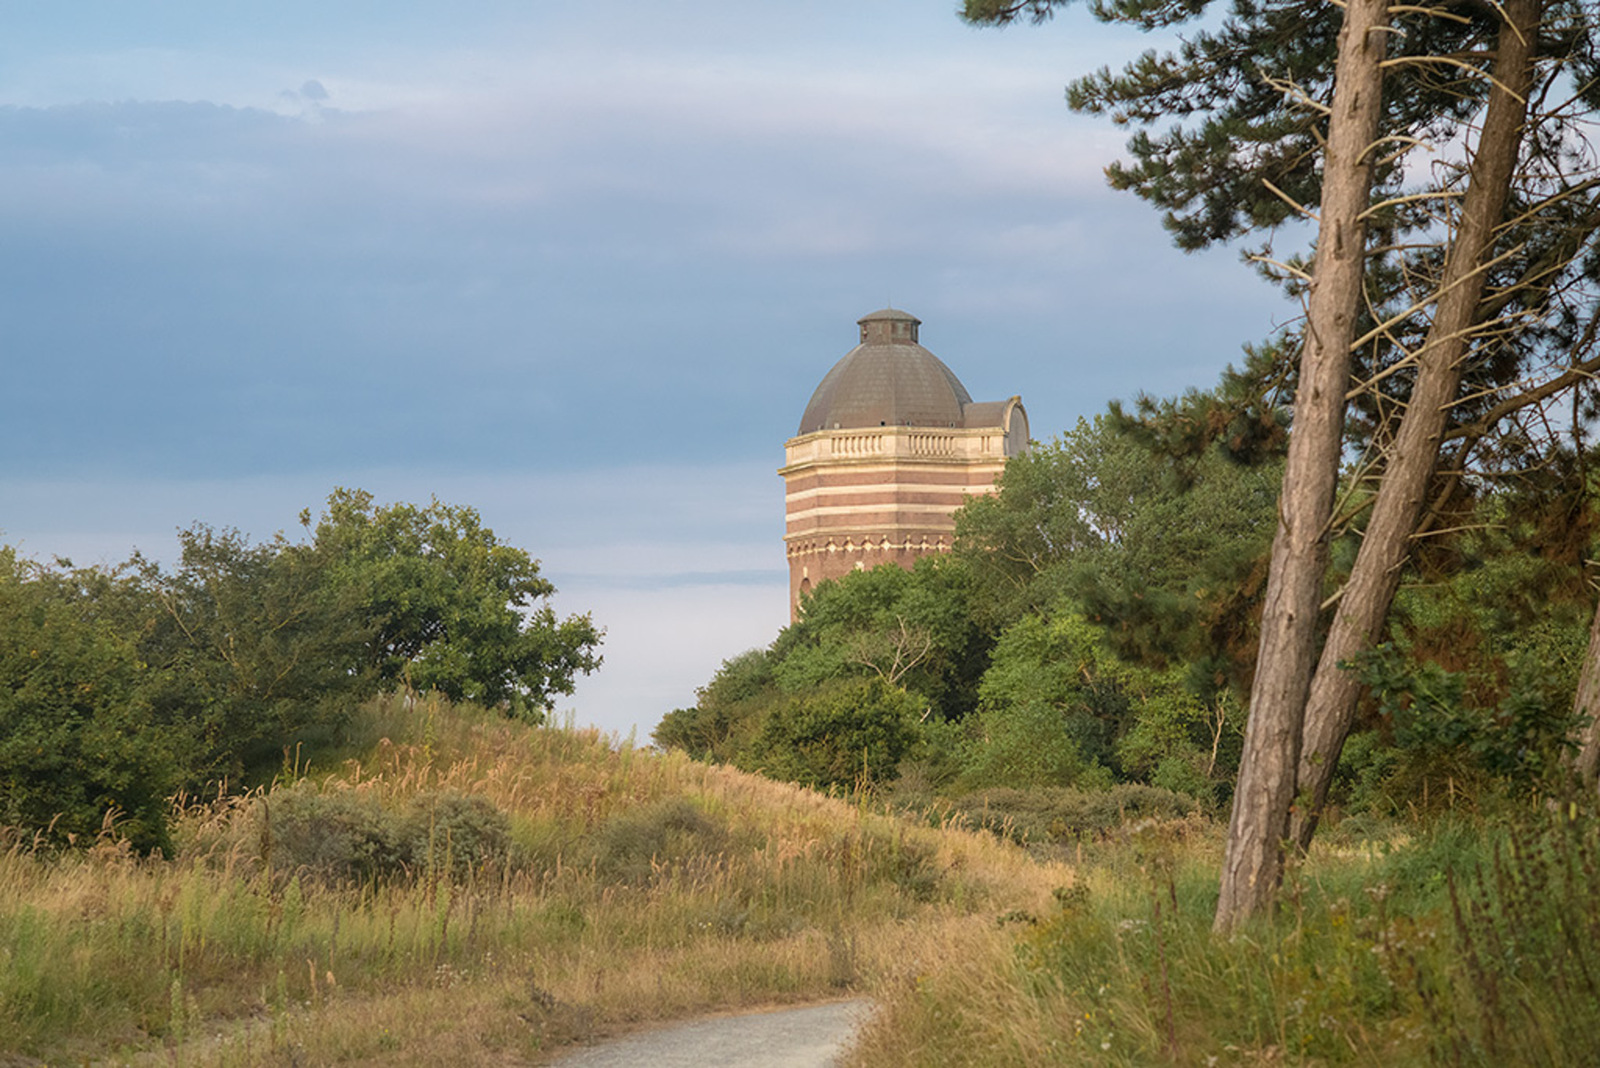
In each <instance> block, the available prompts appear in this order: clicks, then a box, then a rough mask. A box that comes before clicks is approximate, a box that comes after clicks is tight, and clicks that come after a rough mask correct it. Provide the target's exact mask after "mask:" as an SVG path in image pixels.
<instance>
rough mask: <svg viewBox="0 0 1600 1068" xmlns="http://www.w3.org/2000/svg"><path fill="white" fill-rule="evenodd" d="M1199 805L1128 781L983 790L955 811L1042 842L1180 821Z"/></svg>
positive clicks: (1009, 834)
mask: <svg viewBox="0 0 1600 1068" xmlns="http://www.w3.org/2000/svg"><path fill="white" fill-rule="evenodd" d="M1195 807H1196V806H1195V801H1194V799H1193V798H1190V797H1185V796H1184V795H1183V794H1179V793H1174V792H1173V791H1171V790H1163V789H1161V788H1160V787H1157V786H1142V785H1139V784H1136V783H1125V784H1122V785H1119V786H1113V787H1111V788H1109V789H1105V790H1072V789H1055V790H1016V789H1011V788H1009V787H1001V788H998V789H993V790H982V791H979V792H977V793H974V794H969V795H967V796H966V797H963V798H961V799H960V800H959V802H958V807H957V809H956V811H957V812H958V813H960V815H962V816H963V817H964V818H965V819H966V820H968V821H969V822H970V823H971V824H972V825H973V826H976V827H981V828H983V829H984V830H987V831H991V832H993V833H995V834H997V835H1000V836H1001V837H1004V838H1009V839H1011V840H1012V841H1015V842H1019V843H1022V844H1029V843H1033V844H1040V843H1048V842H1066V841H1073V840H1078V839H1084V838H1099V837H1104V836H1106V835H1108V834H1110V833H1111V832H1112V831H1114V830H1115V829H1116V828H1118V827H1120V826H1122V825H1123V824H1124V823H1127V822H1129V821H1131V820H1139V819H1179V818H1182V817H1184V816H1187V815H1190V814H1191V813H1193V812H1194V811H1195Z"/></svg>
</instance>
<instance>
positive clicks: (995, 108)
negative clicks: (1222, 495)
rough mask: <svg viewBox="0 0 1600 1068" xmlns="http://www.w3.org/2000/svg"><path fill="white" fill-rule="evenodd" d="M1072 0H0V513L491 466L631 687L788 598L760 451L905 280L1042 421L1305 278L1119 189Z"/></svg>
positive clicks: (145, 511)
mask: <svg viewBox="0 0 1600 1068" xmlns="http://www.w3.org/2000/svg"><path fill="white" fill-rule="evenodd" d="M1157 43H1159V42H1152V41H1150V40H1148V39H1146V38H1143V37H1140V36H1138V35H1136V34H1132V33H1126V32H1120V31H1112V30H1108V29H1105V28H1103V27H1097V26H1094V25H1093V24H1092V23H1090V22H1089V21H1088V20H1087V18H1086V17H1085V16H1083V14H1082V13H1081V12H1076V11H1074V12H1069V13H1067V14H1066V15H1064V16H1063V17H1061V18H1058V19H1057V20H1055V21H1054V22H1052V23H1049V24H1047V25H1045V26H1042V27H1016V28H1013V29H1009V30H1006V31H995V30H977V29H973V28H970V27H967V26H965V25H963V24H962V23H961V22H960V21H959V20H958V19H957V18H956V16H955V14H954V13H953V5H951V4H948V3H939V2H927V0H917V2H911V0H868V2H862V0H854V2H844V0H838V2H835V0H821V2H818V0H811V2H808V3H805V4H793V3H790V4H744V5H728V4H714V3H710V2H703V0H654V2H635V0H619V2H614V3H610V4H603V5H575V4H553V3H542V2H538V0H531V2H530V0H521V2H517V3H510V2H504V3H496V2H478V3H472V4H451V5H447V4H442V3H426V2H413V3H396V2H384V3H376V2H354V3H341V4H325V3H318V4H311V3H302V2H277V3H273V4H270V5H268V4H262V3H258V2H257V3H227V2H219V0H211V2H207V3H178V2H163V3H141V2H128V0H121V2H110V0H102V2H79V3H74V4H71V5H56V4H45V3H39V2H27V3H24V2H14V0H0V382H3V384H4V386H3V388H4V393H3V396H4V398H5V401H4V407H3V409H0V410H3V413H4V415H3V418H0V540H4V541H6V542H9V543H12V544H20V546H21V548H22V549H23V551H24V552H27V553H31V554H33V555H35V556H38V557H40V558H48V557H50V556H51V555H55V554H64V555H70V556H73V557H74V558H75V559H77V561H78V562H80V563H84V562H93V561H99V560H104V561H109V562H114V561H118V560H121V559H124V558H125V557H126V556H127V555H128V554H129V553H130V552H131V551H132V550H133V549H134V548H135V547H138V548H140V549H142V550H144V551H145V552H146V553H148V554H151V555H155V556H158V557H162V556H170V554H171V553H172V551H173V547H174V545H175V542H174V539H173V532H174V531H175V530H176V529H177V528H179V527H182V526H186V525H188V524H189V523H190V522H192V521H194V520H203V521H206V522H209V523H211V524H213V525H217V526H233V527H237V528H239V529H241V530H244V531H246V532H248V533H250V534H252V535H254V536H256V537H266V536H270V535H271V534H272V533H273V532H274V531H276V530H278V529H282V528H285V527H290V526H292V525H293V523H294V518H295V516H296V514H297V513H298V512H299V510H300V509H301V508H302V507H307V506H310V507H312V508H313V509H315V508H316V506H317V505H319V504H320V502H321V501H322V500H323V499H324V498H325V497H326V495H327V493H328V492H329V490H331V489H332V488H333V487H335V486H359V487H362V488H366V489H369V490H371V491H373V492H374V493H376V494H377V495H378V496H379V498H380V499H382V500H395V499H405V500H426V499H428V498H429V497H430V496H438V497H439V498H440V499H442V500H445V501H449V502H451V503H458V504H470V505H472V506H474V507H476V508H478V509H479V511H481V512H482V513H483V515H484V517H485V519H486V521H487V522H488V523H489V524H490V525H491V526H493V527H494V528H495V529H496V531H497V532H498V533H499V534H501V536H502V537H504V538H505V539H506V540H508V541H512V542H514V543H516V544H519V545H522V546H523V547H525V548H527V549H529V550H530V551H531V552H533V553H534V555H536V556H538V557H540V558H541V559H542V560H543V562H544V569H545V573H546V574H547V575H548V576H549V577H550V578H551V580H552V581H554V582H555V583H556V585H557V586H558V587H559V588H560V589H561V594H560V596H559V599H558V607H559V609H560V610H562V611H586V610H592V611H593V612H594V614H595V616H596V619H597V621H598V622H599V623H600V624H601V625H602V626H605V627H606V628H607V631H608V641H607V646H606V654H607V662H606V666H605V667H604V668H603V669H602V671H601V673H600V674H599V675H597V676H596V677H594V678H593V679H590V680H586V681H585V682H584V683H583V684H582V686H581V687H580V689H579V691H578V693H577V695H576V696H575V697H574V698H573V699H572V700H571V701H569V702H565V703H564V707H566V708H568V709H570V710H571V711H572V713H573V715H574V717H575V718H576V719H577V720H578V721H580V722H595V723H598V724H599V725H601V726H603V727H605V728H606V729H608V730H616V731H620V732H624V733H625V732H627V731H628V730H630V729H635V728H636V729H637V730H638V733H639V736H640V737H641V739H642V738H644V737H646V736H647V735H648V732H649V729H650V727H651V726H653V725H654V723H655V722H656V721H657V720H658V719H659V717H660V715H661V714H662V713H663V712H665V711H668V710H670V709H671V708H673V707H675V706H678V705H683V704H687V703H690V702H691V701H692V700H693V690H694V687H695V686H696V685H698V684H700V683H702V682H704V681H705V680H706V679H707V678H708V677H709V675H710V674H711V672H712V671H713V670H715V668H716V666H717V664H718V663H719V662H720V661H721V660H722V659H723V658H725V657H727V656H731V655H733V654H735V653H737V652H739V651H741V650H743V649H745V648H748V647H751V646H755V645H763V644H765V643H766V642H768V641H770V640H771V638H772V637H773V636H774V634H775V633H776V630H777V628H778V627H779V626H781V625H782V623H783V622H785V621H786V616H787V605H786V603H785V591H786V586H785V578H784V571H783V553H782V541H781V539H782V530H783V524H782V487H781V483H780V480H779V479H778V478H777V476H776V474H775V470H776V468H777V467H778V466H779V465H780V464H781V462H782V446H783V441H784V439H785V438H786V437H787V436H788V435H789V434H791V433H793V431H794V429H795V425H796V424H797V422H798V420H799V417H800V413H801V411H802V410H803V409H804V407H805V403H806V400H807V398H808V397H809V395H810V393H811V390H812V389H813V388H814V387H815V385H816V383H817V382H818V381H819V380H820V379H821V378H822V376H823V374H824V373H826V371H827V370H828V368H829V367H830V366H831V365H832V364H833V362H834V361H836V360H837V359H838V358H839V357H840V356H841V355H843V354H844V353H845V352H846V351H847V350H848V349H849V348H850V347H851V345H853V344H854V342H855V326H854V322H855V320H856V318H858V317H859V316H861V315H862V314H864V313H866V312H869V311H872V310H874V309H877V308H879V307H882V306H884V305H885V304H888V303H891V302H892V303H893V304H894V305H895V306H897V307H902V308H906V309H908V310H910V311H912V312H914V313H915V314H916V315H918V316H919V317H920V318H921V319H922V320H923V324H924V325H923V328H922V339H923V342H924V343H925V344H926V345H927V346H928V347H929V348H931V349H932V350H933V351H934V352H936V353H938V354H939V355H940V356H941V357H942V358H943V359H944V360H945V362H946V363H948V364H949V365H950V366H951V367H952V368H953V369H954V370H955V371H956V373H957V374H958V375H960V377H961V378H962V380H963V381H964V382H965V384H966V385H967V387H968V389H969V391H970V392H971V393H972V394H973V396H974V397H976V398H977V399H979V400H987V399H999V398H1002V397H1006V396H1010V395H1011V394H1013V393H1020V394H1021V395H1022V396H1023V399H1024V402H1025V404H1026V405H1027V407H1028V410H1029V414H1030V417H1031V421H1032V425H1033V429H1034V432H1035V435H1036V436H1039V437H1048V436H1050V435H1052V434H1054V433H1055V432H1057V431H1059V430H1062V429H1064V428H1066V427H1068V426H1070V425H1071V424H1072V422H1073V421H1075V420H1076V419H1077V418H1078V417H1079V416H1080V415H1089V414H1093V413H1095V412H1097V411H1100V410H1103V408H1104V407H1105V404H1106V402H1107V401H1108V400H1110V399H1112V398H1114V397H1124V398H1127V397H1131V396H1133V395H1134V394H1135V393H1137V392H1138V391H1140V390H1143V391H1146V392H1151V393H1156V394H1169V393H1174V392H1177V391H1179V390H1181V389H1183V388H1184V387H1186V386H1191V385H1202V386H1203V385H1208V384H1210V383H1211V382H1212V381H1214V379H1215V377H1216V375H1217V372H1218V371H1219V370H1220V369H1221V368H1222V367H1223V366H1224V365H1225V364H1226V363H1228V362H1229V361H1231V360H1235V359H1237V356H1238V351H1239V346H1240V344H1241V343H1242V342H1245V341H1250V340H1254V339H1257V338H1260V337H1261V336H1263V335H1265V334H1266V333H1267V332H1268V331H1269V330H1270V329H1271V328H1272V327H1273V326H1274V325H1275V324H1276V323H1278V322H1281V321H1283V320H1284V319H1286V318H1287V317H1288V316H1290V315H1291V314H1292V313H1293V309H1292V308H1291V307H1290V306H1288V305H1286V304H1285V303H1283V302H1282V301H1281V300H1280V299H1279V298H1278V297H1277V296H1276V295H1274V294H1273V293H1272V292H1271V291H1270V290H1269V289H1268V287H1267V286H1266V285H1265V284H1264V283H1262V282H1260V281H1258V280H1257V279H1256V278H1255V277H1254V276H1253V275H1252V273H1251V272H1250V271H1249V270H1248V269H1247V268H1246V267H1244V266H1243V265H1242V264H1241V263H1240V262H1239V259H1238V255H1237V251H1236V250H1219V251H1216V252H1212V253H1206V254H1203V255H1198V256H1186V255H1183V254H1181V253H1179V252H1177V251H1175V250H1174V249H1173V248H1172V247H1171V245H1170V244H1169V243H1168V241H1167V238H1166V235H1165V234H1164V233H1163V231H1162V230H1161V227H1160V223H1159V219H1158V218H1157V216H1156V214H1155V213H1154V212H1153V211H1151V210H1150V209H1149V208H1147V207H1146V206H1144V205H1143V204H1142V203H1140V202H1139V201H1137V200H1136V199H1134V198H1133V197H1131V196H1129V195H1127V194H1118V193H1114V192H1112V191H1110V190H1108V189H1107V188H1106V187H1105V183H1104V179H1103V177H1102V170H1103V168H1104V167H1105V165H1106V164H1107V163H1109V162H1111V161H1112V160H1113V159H1115V158H1117V157H1118V156H1119V155H1120V154H1121V144H1122V140H1123V137H1124V131H1121V130H1118V129H1116V128H1115V127H1113V126H1112V125H1111V124H1110V123H1109V122H1106V121H1102V120H1097V119H1091V118H1083V117H1078V116H1074V115H1072V114H1071V113H1070V112H1068V111H1067V109H1066V107H1065V106H1064V104H1063V103H1062V87H1063V85H1064V84H1065V83H1066V81H1067V80H1069V79H1070V78H1071V77H1073V76H1074V75H1076V74H1080V73H1084V72H1087V71H1089V70H1091V69H1093V68H1096V67H1099V66H1101V65H1105V64H1113V65H1115V64H1118V63H1120V62H1122V61H1123V60H1125V59H1127V58H1131V57H1132V56H1133V55H1135V54H1136V53H1137V52H1138V51H1139V50H1141V49H1143V48H1146V47H1150V46H1151V45H1152V44H1157Z"/></svg>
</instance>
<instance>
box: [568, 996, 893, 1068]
mask: <svg viewBox="0 0 1600 1068" xmlns="http://www.w3.org/2000/svg"><path fill="white" fill-rule="evenodd" d="M871 1007H872V1006H871V1003H870V1002H868V1001H865V1000H860V999H858V1000H855V1001H835V1002H831V1003H829V1004H827V1005H809V1006H807V1007H806V1008H803V1009H775V1010H773V1011H771V1012H761V1013H754V1014H751V1015H747V1016H719V1017H715V1018H713V1019H709V1020H696V1021H695V1022H694V1023H688V1024H678V1025H677V1026H674V1027H668V1028H663V1029H661V1030H659V1031H644V1032H641V1033H639V1034H636V1035H629V1036H628V1037H627V1038H619V1039H615V1040H613V1041H610V1042H603V1043H601V1044H599V1045H596V1046H590V1047H589V1048H587V1049H582V1050H577V1051H576V1052H573V1053H569V1054H567V1055H566V1056H564V1057H559V1058H557V1059H556V1060H555V1061H554V1062H553V1063H554V1064H555V1066H556V1068H634V1066H637V1065H648V1066H649V1068H746V1066H750V1065H760V1066H761V1068H828V1066H830V1065H832V1064H833V1063H834V1062H835V1060H836V1059H837V1058H838V1056H839V1054H840V1053H841V1052H843V1051H844V1048H845V1045H846V1043H848V1042H849V1040H850V1036H851V1035H852V1034H854V1033H855V1029H856V1027H857V1026H858V1025H859V1024H860V1023H861V1021H862V1020H864V1019H866V1016H867V1013H868V1012H869V1011H870V1010H871Z"/></svg>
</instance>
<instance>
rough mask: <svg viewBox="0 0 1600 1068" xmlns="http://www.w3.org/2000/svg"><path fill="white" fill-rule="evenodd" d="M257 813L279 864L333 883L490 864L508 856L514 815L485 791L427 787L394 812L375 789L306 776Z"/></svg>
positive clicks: (455, 875)
mask: <svg viewBox="0 0 1600 1068" xmlns="http://www.w3.org/2000/svg"><path fill="white" fill-rule="evenodd" d="M256 820H257V825H256V829H257V833H258V834H259V836H260V841H261V852H262V858H263V860H265V861H266V863H267V864H268V865H269V866H270V867H271V868H272V869H273V870H275V871H278V872H283V873H292V874H306V875H309V876H312V877H314V878H317V879H319V880H321V881H324V882H329V883H367V882H374V881H381V880H386V879H394V878H402V877H412V876H419V875H422V874H423V873H431V874H440V873H442V874H445V875H446V876H447V877H449V878H452V879H457V880H461V879H466V878H468V877H469V876H470V874H471V873H472V872H473V871H475V870H477V869H478V868H480V867H481V866H483V865H484V864H486V863H490V862H493V861H497V860H498V861H500V862H501V863H507V864H509V863H510V843H511V821H510V820H509V819H508V818H507V816H506V815H505V813H503V812H501V811H500V810H499V809H497V808H495V806H494V805H493V804H491V803H490V802H489V801H488V800H486V799H485V798H482V797H472V796H466V795H463V794H458V793H451V792H445V793H424V794H418V795H417V796H416V797H414V798H413V799H412V800H411V803H410V804H409V805H408V806H407V807H406V808H405V809H404V810H401V811H395V810H392V809H389V808H386V807H385V806H384V805H383V803H382V800H381V799H380V798H379V797H378V796H377V795H375V794H372V793H368V792H365V791H359V790H323V789H319V788H318V787H316V786H315V785H313V784H311V783H310V782H307V781H302V782H300V783H296V784H295V785H294V786H290V787H283V788H279V789H277V790H274V791H272V792H271V793H270V794H267V795H266V796H265V797H263V798H262V799H261V801H260V802H259V804H258V806H257V810H256Z"/></svg>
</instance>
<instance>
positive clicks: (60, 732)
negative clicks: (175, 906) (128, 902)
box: [0, 548, 189, 849]
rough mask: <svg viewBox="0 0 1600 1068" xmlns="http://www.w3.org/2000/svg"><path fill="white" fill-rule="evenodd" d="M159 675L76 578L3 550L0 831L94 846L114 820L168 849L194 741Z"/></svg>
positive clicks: (134, 838)
mask: <svg viewBox="0 0 1600 1068" xmlns="http://www.w3.org/2000/svg"><path fill="white" fill-rule="evenodd" d="M151 675H152V672H151V670H150V669H149V667H148V666H147V665H146V664H145V663H144V662H143V661H142V660H141V659H140V655H139V650H138V648H137V647H136V645H135V644H134V642H133V641H131V640H130V639H129V637H128V636H127V635H125V634H122V633H119V632H118V630H117V628H116V627H114V626H113V625H112V624H111V623H110V622H109V621H108V620H106V619H104V618H101V617H100V616H99V615H98V614H97V612H96V605H95V603H94V602H93V601H92V600H90V599H89V598H88V597H87V596H86V595H85V591H84V590H83V589H82V588H81V587H80V586H79V585H78V584H77V583H76V582H75V581H74V580H73V577H72V576H69V575H62V574H59V573H56V572H52V571H47V570H45V569H42V568H38V567H35V566H33V565H30V564H27V563H25V562H23V561H19V560H17V559H16V555H15V553H14V552H13V551H12V550H11V549H8V548H0V826H5V825H10V826H16V827H24V828H28V829H30V830H38V831H44V830H45V829H46V828H48V829H49V830H48V837H49V838H50V840H52V841H57V842H66V841H69V840H71V839H73V838H78V839H81V840H83V841H85V842H88V841H93V839H94V837H95V835H96V833H97V832H99V831H100V830H101V829H102V827H103V826H104V825H105V823H106V820H107V819H108V817H114V818H115V822H116V828H117V830H118V831H119V832H120V833H121V834H124V835H126V836H127V838H128V839H129V840H130V841H131V842H132V843H133V844H134V845H135V846H137V847H138V848H141V849H150V848H156V847H166V846H167V845H168V844H169V842H168V838H167V831H166V824H165V813H166V807H167V804H166V799H167V797H168V796H169V795H170V794H171V793H172V792H173V790H175V789H176V788H177V786H178V784H179V782H180V781H181V780H182V777H183V774H184V765H183V760H184V759H185V757H186V755H187V752H188V749H189V738H188V735H187V733H186V731H185V729H184V727H183V725H182V724H175V723H172V722H170V721H166V720H164V719H163V718H162V717H161V715H160V714H159V711H158V709H157V707H156V703H155V701H154V700H153V696H152V690H153V689H154V687H153V686H152V679H151Z"/></svg>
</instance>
